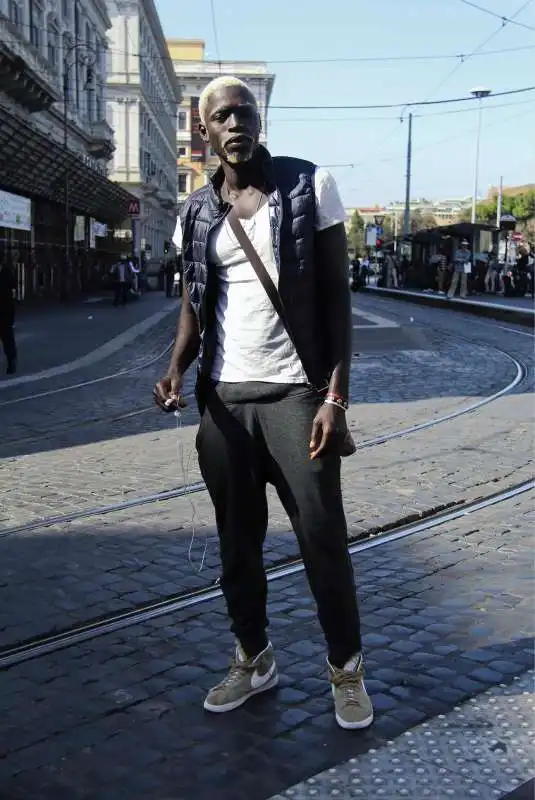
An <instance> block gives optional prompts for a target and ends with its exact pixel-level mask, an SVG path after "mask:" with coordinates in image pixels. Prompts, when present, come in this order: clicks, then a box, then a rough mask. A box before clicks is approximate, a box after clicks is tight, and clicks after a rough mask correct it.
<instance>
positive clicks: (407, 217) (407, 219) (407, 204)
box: [403, 112, 412, 236]
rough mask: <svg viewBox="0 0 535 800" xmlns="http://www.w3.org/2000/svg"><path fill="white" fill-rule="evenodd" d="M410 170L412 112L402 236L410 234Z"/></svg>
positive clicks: (410, 128)
mask: <svg viewBox="0 0 535 800" xmlns="http://www.w3.org/2000/svg"><path fill="white" fill-rule="evenodd" d="M411 168H412V112H411V113H409V135H408V139H407V174H406V176H405V216H404V218H403V235H404V236H408V235H409V233H410V232H411Z"/></svg>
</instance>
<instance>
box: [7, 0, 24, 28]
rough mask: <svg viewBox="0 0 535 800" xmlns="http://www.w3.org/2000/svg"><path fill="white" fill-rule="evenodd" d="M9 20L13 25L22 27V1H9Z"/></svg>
mask: <svg viewBox="0 0 535 800" xmlns="http://www.w3.org/2000/svg"><path fill="white" fill-rule="evenodd" d="M9 19H10V20H11V22H12V23H13V25H22V3H21V0H9Z"/></svg>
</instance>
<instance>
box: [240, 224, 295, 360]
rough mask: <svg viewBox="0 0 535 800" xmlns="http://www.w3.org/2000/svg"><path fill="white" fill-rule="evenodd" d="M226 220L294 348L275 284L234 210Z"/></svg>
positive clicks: (293, 341)
mask: <svg viewBox="0 0 535 800" xmlns="http://www.w3.org/2000/svg"><path fill="white" fill-rule="evenodd" d="M227 219H228V224H229V225H230V227H231V230H232V232H233V234H234V236H235V237H236V239H237V240H238V243H239V245H240V246H241V249H242V250H243V252H244V253H245V255H246V257H247V259H248V261H249V263H250V264H251V266H252V268H253V269H254V271H255V272H256V275H257V278H258V280H259V281H260V283H261V284H262V286H263V287H264V290H265V292H266V294H267V296H268V297H269V299H270V300H271V303H272V305H273V308H274V309H275V311H276V312H277V314H278V315H279V317H280V319H281V322H282V324H283V325H284V327H285V328H286V333H287V334H288V336H289V337H290V341H291V342H292V344H293V345H294V347H295V340H294V337H293V334H292V331H291V329H290V326H289V325H288V320H287V317H286V312H285V310H284V306H283V304H282V299H281V296H280V294H279V291H278V289H277V287H276V286H275V284H274V283H273V281H272V280H271V278H270V276H269V273H268V271H267V269H266V268H265V266H264V264H263V262H262V259H261V258H260V256H259V255H258V253H257V252H256V250H255V247H254V245H253V243H252V242H251V240H250V239H249V237H248V236H247V234H246V233H245V231H244V229H243V226H242V224H241V222H240V220H239V219H238V215H237V214H236V212H235V210H234V208H231V210H230V211H229V213H228V216H227Z"/></svg>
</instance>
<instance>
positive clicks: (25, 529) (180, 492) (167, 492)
mask: <svg viewBox="0 0 535 800" xmlns="http://www.w3.org/2000/svg"><path fill="white" fill-rule="evenodd" d="M503 354H504V355H505V356H506V357H507V358H508V359H509V360H510V361H511V362H512V364H513V365H514V367H515V376H514V378H513V380H511V381H510V382H509V383H508V384H506V385H505V386H503V387H502V388H501V389H499V390H498V391H496V392H494V393H493V394H491V395H488V396H487V397H483V398H481V399H480V400H477V401H476V402H474V403H471V404H470V405H469V406H466V407H464V408H460V409H457V410H455V411H452V412H450V413H448V414H444V415H442V416H440V417H435V418H433V419H429V420H426V421H424V422H421V423H418V424H417V425H412V426H410V427H408V428H403V429H401V430H398V431H393V432H391V433H386V434H383V435H381V436H376V437H373V438H371V439H366V440H364V441H363V442H358V443H357V451H359V450H366V449H369V448H372V447H377V446H379V445H382V444H386V443H387V442H391V441H394V440H396V439H401V438H404V437H406V436H409V435H411V434H414V433H418V432H420V431H423V430H427V429H429V428H434V427H436V426H438V425H441V424H443V423H445V422H449V421H451V420H454V419H457V418H459V417H462V416H465V415H467V414H471V413H473V412H475V411H477V410H479V409H480V408H483V407H484V406H486V405H489V404H490V403H493V402H495V401H496V400H498V399H499V398H501V397H503V396H505V395H507V394H509V393H510V392H512V391H513V390H514V389H515V388H516V387H517V386H518V385H519V384H520V383H522V381H523V380H524V378H525V376H526V373H527V368H526V365H525V364H524V363H523V362H521V361H519V360H518V359H516V358H514V357H513V356H511V355H510V354H508V353H505V351H503ZM204 491H206V485H205V484H204V482H203V481H199V482H196V483H191V484H186V485H183V486H177V487H173V488H170V489H163V490H162V491H159V492H156V493H154V494H150V495H144V496H140V497H135V498H131V499H129V500H123V501H120V502H116V503H109V504H106V505H102V506H96V507H92V508H87V509H79V510H76V511H70V512H65V513H63V514H56V515H53V516H50V517H44V518H43V519H38V520H33V521H32V522H28V523H23V524H22V525H17V526H13V527H11V528H4V529H0V538H4V537H6V536H13V535H16V534H22V533H29V532H30V531H34V530H38V529H41V528H49V527H51V526H53V525H61V524H66V523H69V522H74V521H75V520H81V519H89V518H92V517H101V516H107V515H108V514H112V513H115V512H118V511H125V510H128V509H133V508H138V507H140V506H145V505H151V504H156V503H160V502H163V501H167V500H173V499H176V498H179V497H184V496H187V495H192V494H197V493H199V492H204Z"/></svg>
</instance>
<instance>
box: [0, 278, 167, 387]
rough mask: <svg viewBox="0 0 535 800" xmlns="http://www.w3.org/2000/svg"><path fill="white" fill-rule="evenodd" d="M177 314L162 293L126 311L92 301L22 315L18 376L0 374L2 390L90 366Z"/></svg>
mask: <svg viewBox="0 0 535 800" xmlns="http://www.w3.org/2000/svg"><path fill="white" fill-rule="evenodd" d="M175 312H176V313H177V312H178V300H176V299H170V298H167V297H166V296H165V295H164V294H163V293H162V292H148V293H147V294H144V295H143V296H142V297H141V298H139V299H138V300H132V301H131V302H130V303H128V304H127V305H126V306H125V307H124V308H123V307H119V308H114V307H113V305H112V304H111V302H110V300H109V299H108V298H101V297H98V298H97V297H96V298H93V299H92V298H88V299H87V300H86V301H85V302H81V303H80V304H76V305H73V306H67V307H57V306H56V307H54V308H50V309H38V310H35V309H30V310H24V311H21V312H20V313H19V315H18V317H17V319H16V322H15V335H16V340H17V348H18V351H19V358H18V373H17V375H15V376H13V377H11V376H6V375H4V374H3V369H0V390H1V389H4V388H11V387H14V386H17V385H21V384H26V383H30V382H33V381H36V380H44V379H47V378H50V377H54V376H56V375H62V374H67V373H68V372H72V371H74V370H75V369H81V368H84V367H87V366H89V365H91V364H94V363H96V362H98V361H100V360H102V359H104V358H106V357H107V356H109V355H111V354H112V353H114V352H116V351H117V350H119V349H120V348H122V347H124V345H126V344H128V343H130V342H132V341H134V340H135V339H136V338H137V336H139V335H140V334H141V333H144V332H145V331H147V330H149V329H150V328H152V327H154V326H155V325H156V324H158V322H160V321H161V320H162V319H163V318H164V317H165V316H167V315H168V314H170V313H175ZM0 363H1V362H0Z"/></svg>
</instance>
